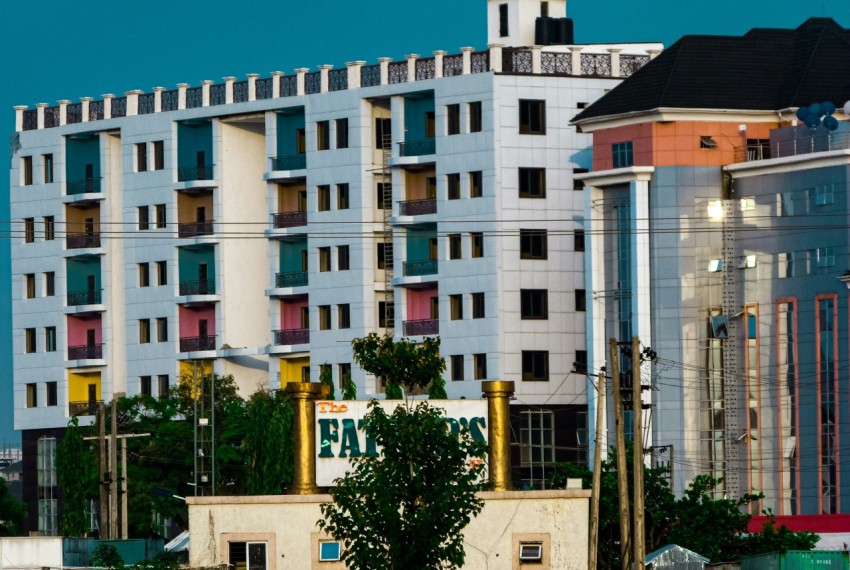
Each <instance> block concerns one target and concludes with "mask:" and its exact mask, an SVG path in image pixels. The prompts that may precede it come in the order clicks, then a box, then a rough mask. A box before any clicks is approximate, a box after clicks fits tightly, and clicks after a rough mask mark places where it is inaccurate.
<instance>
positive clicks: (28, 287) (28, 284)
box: [24, 273, 35, 299]
mask: <svg viewBox="0 0 850 570" xmlns="http://www.w3.org/2000/svg"><path fill="white" fill-rule="evenodd" d="M24 295H25V296H26V298H27V299H35V273H27V274H25V275H24Z"/></svg>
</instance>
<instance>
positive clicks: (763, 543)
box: [745, 513, 820, 554]
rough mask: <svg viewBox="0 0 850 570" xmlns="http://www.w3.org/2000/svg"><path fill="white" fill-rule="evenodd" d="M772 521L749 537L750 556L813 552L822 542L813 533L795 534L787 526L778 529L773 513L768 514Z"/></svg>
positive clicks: (747, 541) (748, 549)
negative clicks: (790, 551)
mask: <svg viewBox="0 0 850 570" xmlns="http://www.w3.org/2000/svg"><path fill="white" fill-rule="evenodd" d="M766 514H767V515H768V516H769V517H770V520H768V521H767V522H766V523H764V525H763V526H762V529H761V531H760V532H758V533H755V534H750V535H747V537H746V546H745V548H746V550H747V551H748V552H749V553H750V554H763V553H765V552H787V551H789V550H812V549H813V548H814V547H815V545H816V544H817V543H818V540H820V537H819V536H818V535H816V534H815V533H813V532H810V531H807V530H804V531H800V532H794V531H792V530H790V529H789V528H788V527H787V526H785V525H781V526H780V527H779V528H777V527H776V519H774V518H773V515H772V514H771V513H766Z"/></svg>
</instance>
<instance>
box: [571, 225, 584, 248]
mask: <svg viewBox="0 0 850 570" xmlns="http://www.w3.org/2000/svg"><path fill="white" fill-rule="evenodd" d="M573 251H584V230H574V231H573Z"/></svg>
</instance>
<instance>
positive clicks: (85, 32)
mask: <svg viewBox="0 0 850 570" xmlns="http://www.w3.org/2000/svg"><path fill="white" fill-rule="evenodd" d="M234 6H235V4H234V3H233V2H229V1H224V0H204V1H199V0H179V1H175V0H147V1H146V2H138V1H136V2H129V1H126V0H125V1H123V2H122V1H120V0H88V1H87V2H84V3H80V2H66V1H63V0H26V1H21V0H17V1H16V0H6V2H4V7H3V12H4V13H3V17H2V18H0V77H2V89H0V131H2V132H4V133H12V131H13V130H14V111H13V109H12V107H13V106H14V105H19V104H25V105H30V106H34V105H35V104H36V103H39V102H47V103H50V104H55V103H56V101H57V100H59V99H70V100H72V101H78V100H79V98H80V97H83V96H90V97H100V95H101V94H103V93H116V94H122V93H124V92H125V91H129V90H131V89H143V90H145V91H149V90H150V89H151V88H152V87H154V86H160V85H161V86H163V87H166V88H174V86H175V85H176V84H177V83H181V82H185V83H190V84H192V85H198V84H199V83H200V81H201V80H204V79H212V80H214V81H220V80H221V78H222V77H224V76H227V75H234V76H237V77H239V78H244V76H245V74H247V73H260V74H261V75H263V76H266V75H268V74H269V72H271V71H275V70H280V71H284V72H286V73H291V72H292V71H293V69H295V68H296V67H310V68H313V69H316V66H318V65H322V64H326V63H328V64H333V65H334V66H343V65H344V64H345V62H346V61H351V60H357V59H363V60H367V61H368V62H370V63H375V62H376V60H377V58H378V57H382V56H388V57H393V58H401V57H403V56H404V55H405V54H409V53H419V54H422V55H430V54H431V52H433V51H434V50H437V49H442V50H446V51H448V52H450V53H457V52H458V50H459V48H460V47H461V46H473V47H476V48H484V47H485V46H486V43H487V38H486V25H485V24H486V21H485V17H486V1H485V0H451V1H450V0H428V1H427V2H423V1H419V2H410V1H407V2H392V3H391V2H388V1H386V0H384V1H379V0H359V1H357V2H351V1H348V2H343V1H341V0H323V1H315V0H314V1H312V2H301V1H299V2H294V1H292V0H289V1H286V0H283V1H280V0H278V1H276V2H273V1H271V0H247V1H246V2H244V3H242V5H241V6H239V7H236V8H235V7H234ZM568 14H569V16H570V17H572V18H573V19H574V20H575V29H576V41H577V42H579V43H604V42H628V41H661V42H664V44H665V45H670V44H671V43H673V42H674V41H676V40H677V39H678V38H679V37H681V36H682V35H685V34H722V35H740V34H742V33H744V32H746V31H747V30H749V29H750V28H752V27H782V28H793V27H797V26H798V25H799V24H801V23H802V22H803V21H805V20H806V19H807V18H809V17H812V16H829V17H832V18H834V19H836V20H837V21H838V22H839V23H840V24H841V25H843V26H845V27H850V2H848V0H813V1H811V2H800V1H799V0H750V1H749V2H741V1H740V0H735V1H732V0H714V1H712V2H694V1H689V0H641V1H640V2H638V1H634V0H569V3H568ZM6 164H8V162H7V163H6ZM8 192H9V177H8V175H5V174H4V175H3V176H0V195H2V196H3V198H2V199H0V222H2V221H5V220H8V218H9V208H8V200H7V199H6V196H7V195H8ZM4 234H5V232H0V236H3V235H4ZM8 260H9V248H8V242H7V241H2V240H0V303H2V304H0V362H4V363H5V365H4V366H0V444H1V443H2V442H3V440H4V439H17V438H18V437H19V436H18V434H15V433H14V432H13V431H12V403H11V401H12V393H11V383H12V379H11V356H10V355H11V340H10V335H9V334H6V332H7V331H10V330H11V321H10V318H9V313H10V306H9V300H8V299H9V297H10V294H11V293H10V292H11V284H10V275H9V261H8ZM13 334H17V332H14V333H13Z"/></svg>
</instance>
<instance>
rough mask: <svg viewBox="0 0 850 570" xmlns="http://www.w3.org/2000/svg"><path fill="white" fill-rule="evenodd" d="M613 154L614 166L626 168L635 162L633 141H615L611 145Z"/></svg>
mask: <svg viewBox="0 0 850 570" xmlns="http://www.w3.org/2000/svg"><path fill="white" fill-rule="evenodd" d="M611 155H612V158H613V160H614V168H625V167H627V166H634V164H635V157H634V147H633V145H632V141H626V142H619V143H614V144H613V145H611Z"/></svg>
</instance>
